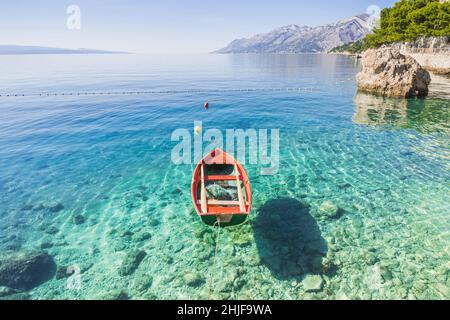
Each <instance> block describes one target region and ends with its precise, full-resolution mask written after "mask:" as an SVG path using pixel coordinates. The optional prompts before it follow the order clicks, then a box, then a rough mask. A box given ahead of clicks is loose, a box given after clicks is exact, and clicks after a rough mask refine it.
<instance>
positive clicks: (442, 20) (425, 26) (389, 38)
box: [365, 0, 450, 48]
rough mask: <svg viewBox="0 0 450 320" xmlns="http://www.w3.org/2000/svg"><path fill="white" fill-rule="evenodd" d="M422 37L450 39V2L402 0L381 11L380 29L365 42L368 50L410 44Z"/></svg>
mask: <svg viewBox="0 0 450 320" xmlns="http://www.w3.org/2000/svg"><path fill="white" fill-rule="evenodd" d="M420 36H433V37H439V36H450V2H449V1H444V2H443V1H439V0H402V1H399V2H397V3H395V4H394V6H393V7H392V8H386V9H383V10H382V11H381V19H380V26H379V28H377V29H375V30H374V33H373V34H369V35H367V36H366V38H365V42H366V44H365V46H366V47H372V48H373V47H379V46H381V45H383V44H388V43H393V42H400V41H411V40H415V39H417V38H418V37H420Z"/></svg>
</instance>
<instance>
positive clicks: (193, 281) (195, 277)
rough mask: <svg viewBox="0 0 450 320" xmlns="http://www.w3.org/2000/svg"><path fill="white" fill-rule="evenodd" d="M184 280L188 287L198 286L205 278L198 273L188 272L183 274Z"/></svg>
mask: <svg viewBox="0 0 450 320" xmlns="http://www.w3.org/2000/svg"><path fill="white" fill-rule="evenodd" d="M184 281H185V282H186V284H187V285H188V286H190V287H199V286H201V285H202V284H203V283H204V282H205V278H203V277H202V276H201V275H200V274H198V273H194V272H188V273H186V274H185V275H184Z"/></svg>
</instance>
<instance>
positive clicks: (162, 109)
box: [0, 55, 450, 299]
mask: <svg viewBox="0 0 450 320" xmlns="http://www.w3.org/2000/svg"><path fill="white" fill-rule="evenodd" d="M0 59H1V60H2V68H3V70H2V73H1V75H0V84H1V86H0V94H2V97H0V113H1V115H2V117H1V121H0V145H1V148H0V194H1V198H0V249H12V250H21V249H25V248H45V250H46V251H47V252H49V253H50V254H51V255H52V256H53V257H54V258H55V261H56V262H57V264H58V265H59V266H71V265H78V266H80V268H81V271H82V274H81V288H80V289H79V290H74V289H71V290H70V289H67V286H66V285H67V279H65V278H62V279H56V278H55V279H53V280H50V281H48V282H46V283H44V284H43V285H41V286H39V287H37V288H35V289H34V290H32V291H31V292H30V295H31V297H32V298H34V299H65V298H70V299H73V298H74V299H86V298H88V299H89V298H104V299H109V298H117V297H119V296H120V293H121V291H123V292H124V293H126V295H127V296H128V297H129V298H132V299H154V298H157V299H182V298H191V299H199V298H225V299H242V298H250V299H345V298H350V299H364V298H367V299H380V298H387V299H394V298H408V299H414V298H420V299H434V298H437V299H443V298H447V299H448V298H450V293H449V290H450V289H449V287H450V277H449V269H450V259H449V254H450V252H449V251H450V233H449V231H450V218H449V214H448V212H450V210H449V209H450V205H449V203H450V201H449V200H450V196H449V191H450V190H449V178H450V174H449V169H450V168H449V143H448V141H449V106H450V101H449V100H448V99H446V98H445V96H444V97H442V98H441V97H440V96H439V95H437V96H433V98H429V99H426V100H424V101H420V100H410V101H402V100H395V99H382V98H377V97H373V96H367V95H355V92H356V89H355V81H354V76H355V74H356V73H357V72H358V70H359V66H358V65H357V64H355V62H354V60H352V59H350V58H347V57H340V56H320V55H299V56H297V55H285V56H283V55H280V56H277V55H275V56H274V55H236V56H221V55H205V56H185V57H182V58H180V57H175V56H174V57H171V56H166V57H161V56H159V57H155V56H139V55H123V56H122V55H118V56H36V57H32V56H16V57H7V56H5V57H1V58H0ZM280 88H297V89H298V90H296V91H276V90H273V89H280ZM235 89H253V91H250V92H239V91H234V90H235ZM121 90H122V91H145V90H153V91H161V92H163V91H171V92H170V93H155V94H140V95H91V96H66V95H64V96H63V95H58V96H50V97H47V96H46V95H45V94H46V93H59V94H63V93H64V94H67V93H75V94H76V93H77V92H105V91H121ZM187 90H192V92H186V91H187ZM200 91H202V93H200ZM41 93H42V94H44V95H43V96H36V94H37V95H39V94H41ZM5 94H25V95H26V96H25V97H5V96H4V95H5ZM205 100H209V101H210V104H211V108H210V110H209V111H207V112H205V111H204V110H203V108H202V105H203V102H204V101H205ZM237 115H239V116H237ZM195 120H202V121H203V128H204V130H206V129H208V128H218V129H220V130H225V129H227V128H241V129H247V128H256V129H259V128H269V129H270V128H279V129H280V137H281V141H280V153H281V155H280V162H281V167H280V170H279V173H278V174H277V175H275V176H261V175H259V169H260V168H259V167H258V166H257V165H250V164H247V165H246V169H247V171H248V173H249V175H250V178H251V182H252V187H253V192H254V205H253V212H252V219H251V221H250V223H248V224H245V225H243V226H240V227H236V228H228V229H225V230H221V234H220V240H219V246H218V248H219V250H218V254H217V257H216V258H214V248H215V240H216V239H217V230H214V229H212V228H209V227H206V226H204V225H202V224H201V222H200V220H199V219H198V218H197V217H196V215H195V213H194V211H193V208H192V204H191V199H190V189H189V188H190V181H191V174H192V171H193V165H182V166H175V165H173V164H172V163H171V161H170V152H171V149H172V148H173V147H174V146H175V144H176V143H175V142H171V141H170V135H171V133H172V132H173V130H175V129H177V128H188V129H192V128H193V124H194V121H195ZM327 201H329V202H332V203H333V204H335V205H337V206H338V207H339V214H338V217H335V218H327V217H326V216H324V215H323V214H322V213H321V212H320V210H319V207H320V206H321V205H322V204H323V203H326V202H327ZM76 215H82V216H84V217H85V218H86V220H85V221H84V222H83V223H80V224H77V223H75V221H74V220H75V219H74V217H75V216H76ZM135 249H141V250H144V251H145V252H146V257H145V258H144V259H143V261H142V262H141V263H140V264H139V266H138V267H137V269H136V270H134V271H132V272H131V274H123V272H121V271H120V270H121V266H122V265H123V263H124V259H125V258H126V256H127V254H129V253H130V252H133V250H135ZM308 275H319V276H320V277H321V281H322V285H321V286H319V287H320V288H318V289H317V290H314V291H315V292H310V290H308V288H307V281H304V280H305V278H308ZM315 278H316V280H317V277H315Z"/></svg>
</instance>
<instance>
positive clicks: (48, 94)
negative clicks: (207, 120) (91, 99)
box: [0, 88, 319, 97]
mask: <svg viewBox="0 0 450 320" xmlns="http://www.w3.org/2000/svg"><path fill="white" fill-rule="evenodd" d="M318 91H319V90H317V89H314V88H240V89H212V90H206V89H205V90H202V89H188V90H143V91H80V92H41V93H0V97H58V96H100V95H149V94H183V93H184V94H188V93H222V92H318Z"/></svg>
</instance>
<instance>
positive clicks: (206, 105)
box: [204, 101, 209, 110]
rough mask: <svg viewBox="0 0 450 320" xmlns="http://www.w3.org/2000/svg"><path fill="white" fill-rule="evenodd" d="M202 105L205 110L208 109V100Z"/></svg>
mask: <svg viewBox="0 0 450 320" xmlns="http://www.w3.org/2000/svg"><path fill="white" fill-rule="evenodd" d="M204 107H205V109H206V110H208V108H209V102H208V101H206V102H205V105H204Z"/></svg>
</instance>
